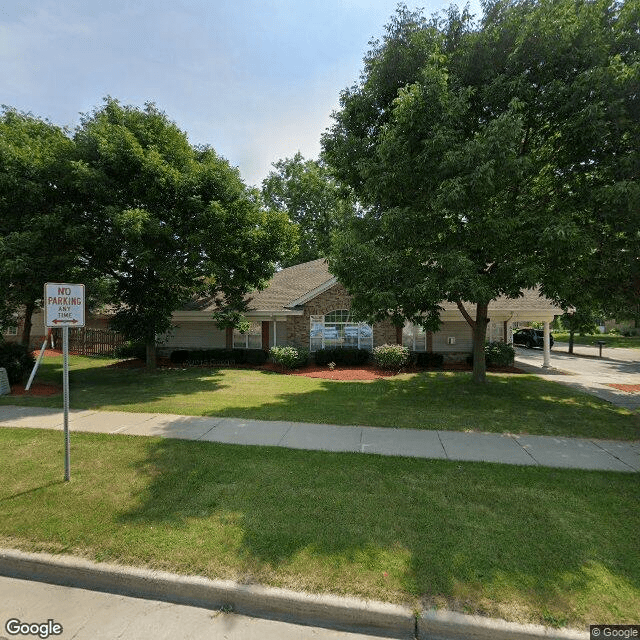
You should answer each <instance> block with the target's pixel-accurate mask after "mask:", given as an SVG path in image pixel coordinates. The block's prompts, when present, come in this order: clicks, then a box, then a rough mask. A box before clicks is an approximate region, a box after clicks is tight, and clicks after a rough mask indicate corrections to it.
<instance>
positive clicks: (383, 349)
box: [373, 344, 409, 369]
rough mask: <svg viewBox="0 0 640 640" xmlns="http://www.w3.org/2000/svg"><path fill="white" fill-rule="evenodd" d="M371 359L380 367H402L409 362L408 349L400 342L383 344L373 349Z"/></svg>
mask: <svg viewBox="0 0 640 640" xmlns="http://www.w3.org/2000/svg"><path fill="white" fill-rule="evenodd" d="M373 359H374V361H375V363H376V364H377V365H378V366H379V367H380V368H382V369H402V367H404V366H406V365H407V364H408V363H409V349H407V347H403V346H402V345H401V344H383V345H382V346H380V347H376V348H375V349H374V350H373Z"/></svg>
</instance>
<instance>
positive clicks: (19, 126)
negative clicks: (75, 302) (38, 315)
mask: <svg viewBox="0 0 640 640" xmlns="http://www.w3.org/2000/svg"><path fill="white" fill-rule="evenodd" d="M72 153H73V142H72V140H71V139H70V137H69V136H68V135H67V134H66V132H65V131H64V130H62V129H61V128H60V127H57V126H55V125H53V124H51V123H49V122H47V121H45V120H41V119H39V118H36V117H35V116H33V115H31V114H27V113H21V112H19V111H17V110H15V109H12V108H10V107H3V110H2V114H1V115H0V282H1V283H2V284H1V288H2V296H1V303H0V304H1V305H2V308H1V309H0V327H1V326H2V325H5V326H7V325H11V324H15V316H16V314H17V312H19V313H21V314H22V315H23V318H24V329H23V333H22V343H23V344H25V345H29V342H30V338H31V318H32V315H33V313H34V311H35V310H36V309H37V308H38V306H39V304H40V302H41V299H42V295H43V288H44V283H45V282H47V281H49V282H66V281H68V280H69V279H73V278H75V277H76V276H77V274H78V273H79V271H80V270H81V269H82V266H83V265H82V262H81V260H80V259H79V251H78V247H79V239H80V237H81V236H82V235H83V234H82V231H81V226H80V221H79V220H78V217H77V215H76V210H75V209H74V207H73V195H72V189H71V186H70V183H69V179H68V176H69V169H70V161H71V155H72Z"/></svg>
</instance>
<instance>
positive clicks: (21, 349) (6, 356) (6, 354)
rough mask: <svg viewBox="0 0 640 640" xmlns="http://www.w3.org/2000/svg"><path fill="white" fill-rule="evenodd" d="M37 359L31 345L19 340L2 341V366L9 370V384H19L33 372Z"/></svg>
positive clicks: (0, 357)
mask: <svg viewBox="0 0 640 640" xmlns="http://www.w3.org/2000/svg"><path fill="white" fill-rule="evenodd" d="M35 363H36V359H35V358H34V357H33V354H32V353H31V349H29V347H27V346H25V345H23V344H19V343H17V342H2V343H0V367H2V368H4V369H6V370H7V377H8V378H9V384H19V383H20V382H22V381H24V380H25V379H26V378H27V376H28V375H29V374H30V373H31V370H32V369H33V366H34V365H35Z"/></svg>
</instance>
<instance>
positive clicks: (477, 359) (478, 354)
mask: <svg viewBox="0 0 640 640" xmlns="http://www.w3.org/2000/svg"><path fill="white" fill-rule="evenodd" d="M457 305H458V309H459V310H460V313H462V316H463V317H464V319H465V320H466V321H467V324H468V325H469V326H470V327H471V330H472V332H473V381H474V382H478V383H483V382H486V381H487V361H486V358H485V353H484V342H485V339H486V337H487V324H489V318H488V312H489V303H488V302H479V303H477V305H476V319H475V320H474V319H473V318H472V317H471V316H470V315H469V312H468V311H467V310H466V309H465V308H464V305H463V304H462V302H461V301H460V300H458V302H457Z"/></svg>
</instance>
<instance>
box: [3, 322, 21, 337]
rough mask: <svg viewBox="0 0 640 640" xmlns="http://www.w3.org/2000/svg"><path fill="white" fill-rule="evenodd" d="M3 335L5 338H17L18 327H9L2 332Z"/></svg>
mask: <svg viewBox="0 0 640 640" xmlns="http://www.w3.org/2000/svg"><path fill="white" fill-rule="evenodd" d="M4 335H5V336H17V335H18V326H17V325H12V326H10V327H7V328H6V329H5V330H4Z"/></svg>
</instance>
